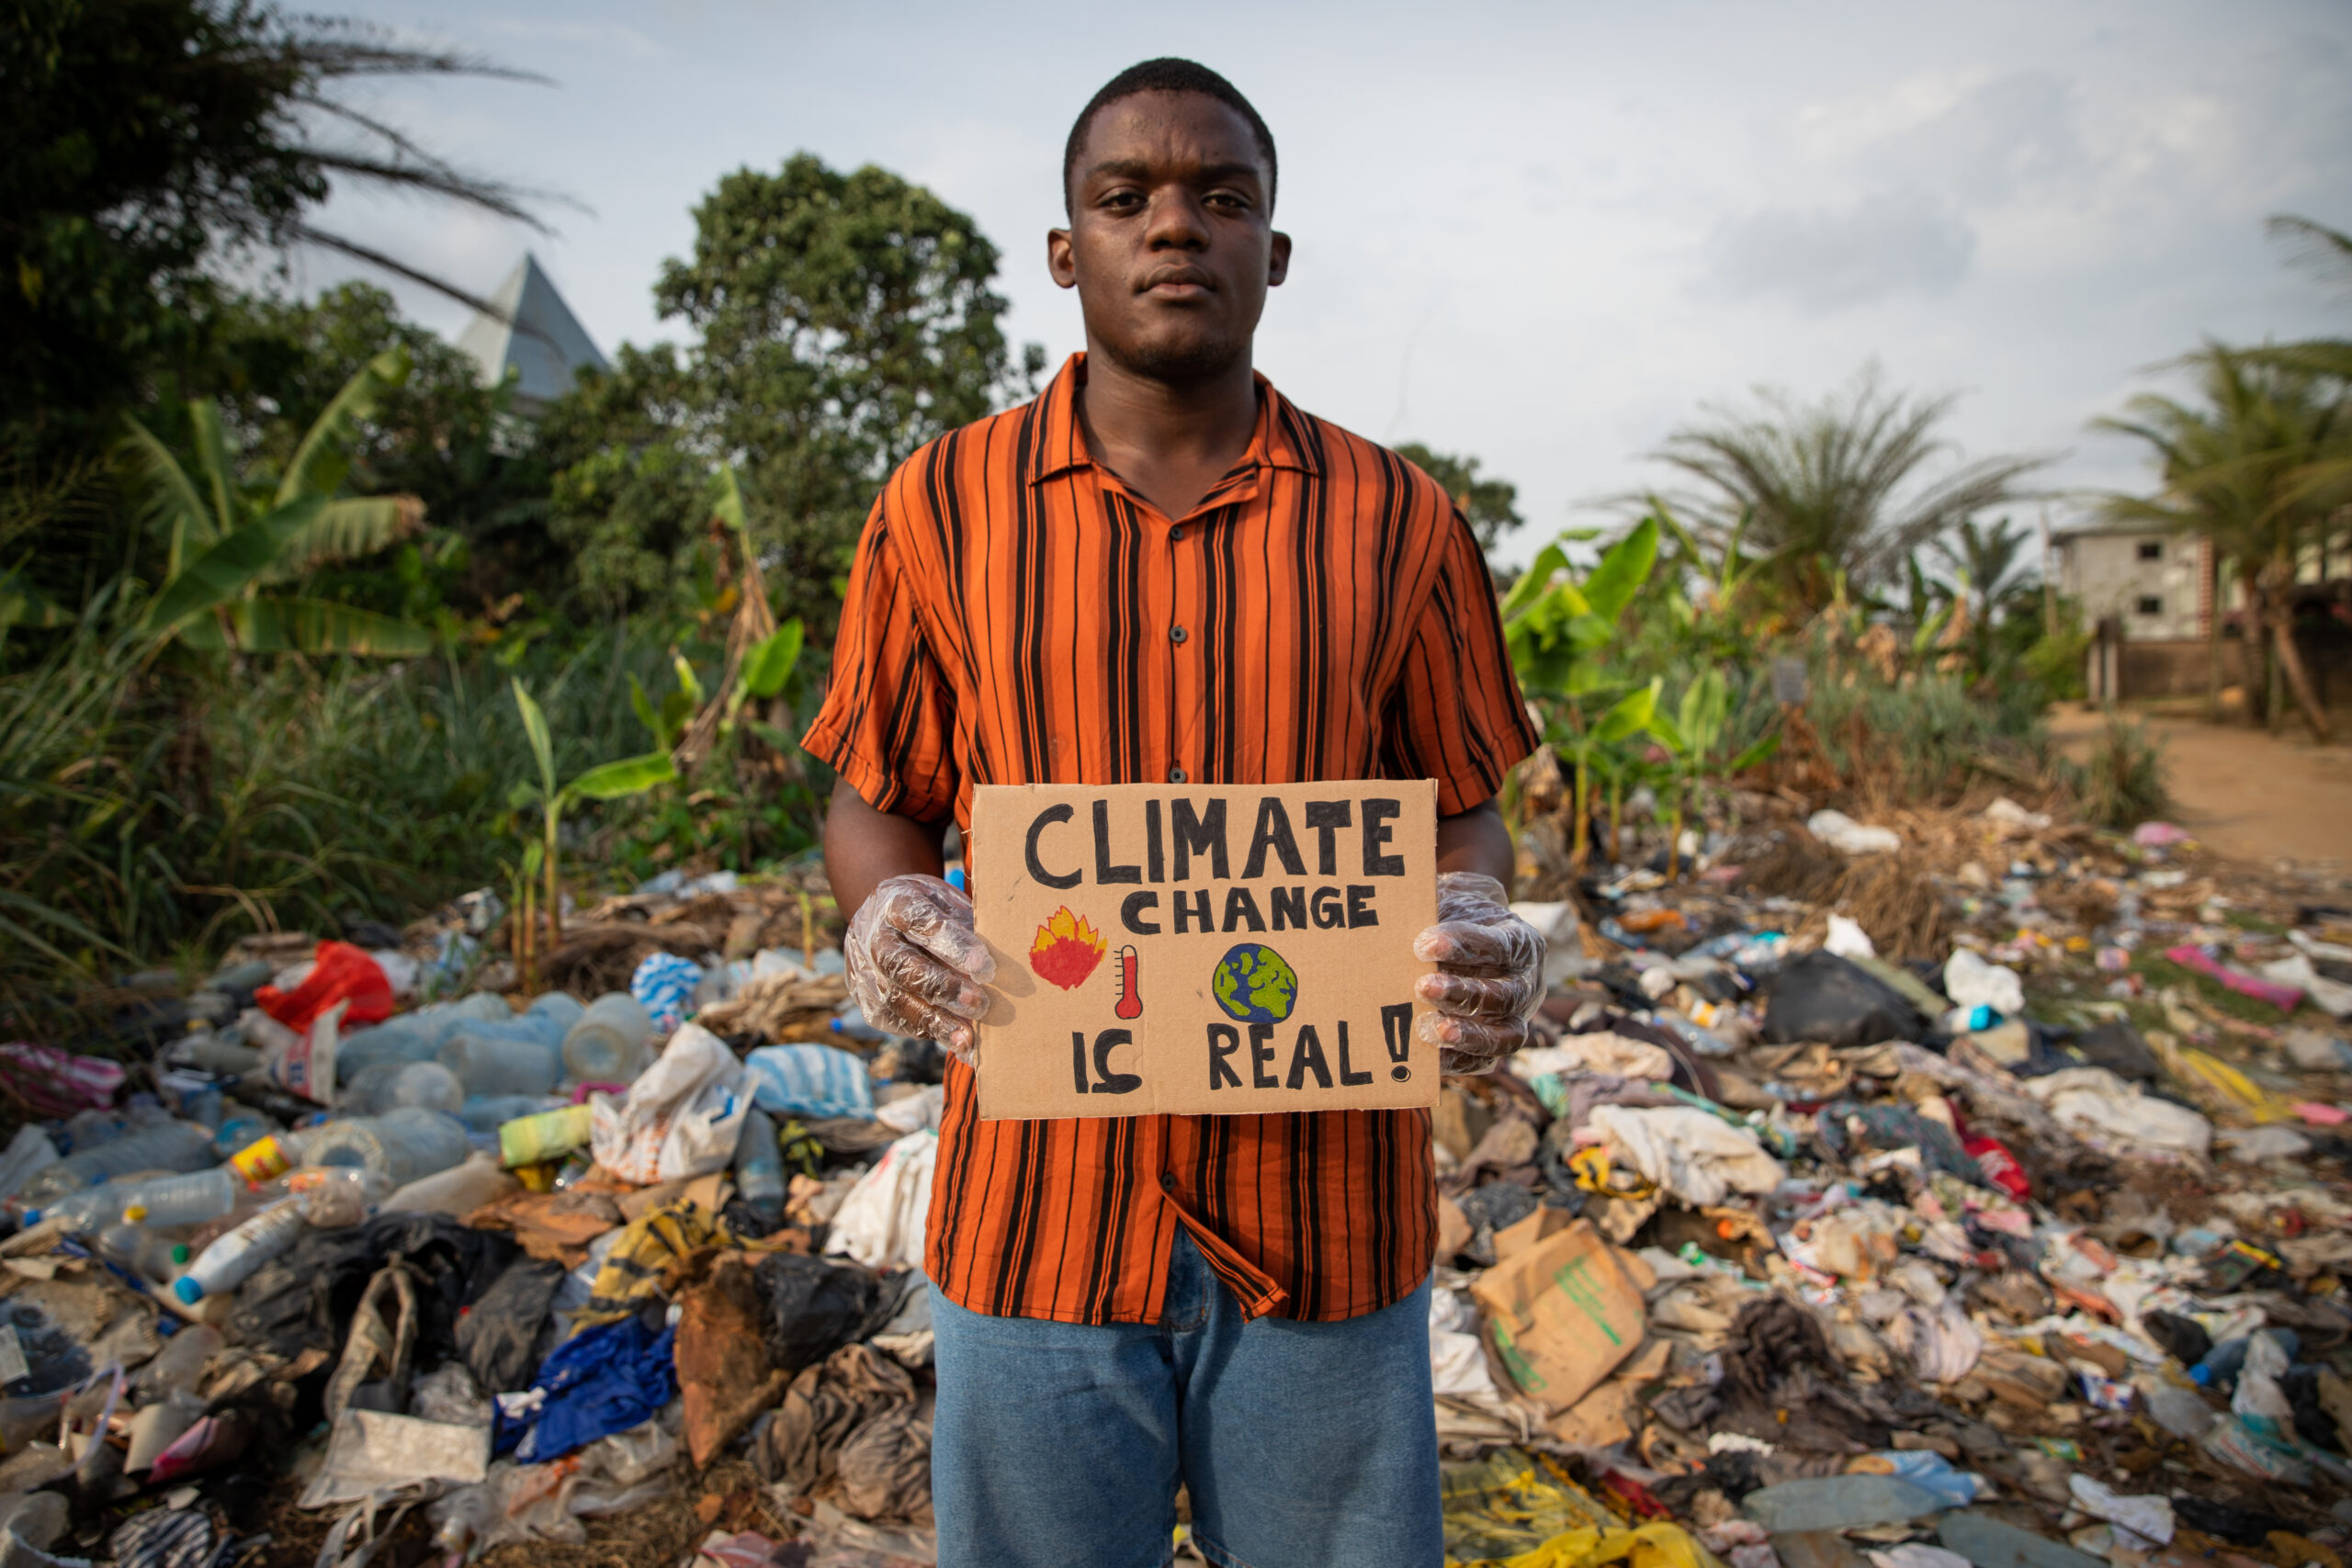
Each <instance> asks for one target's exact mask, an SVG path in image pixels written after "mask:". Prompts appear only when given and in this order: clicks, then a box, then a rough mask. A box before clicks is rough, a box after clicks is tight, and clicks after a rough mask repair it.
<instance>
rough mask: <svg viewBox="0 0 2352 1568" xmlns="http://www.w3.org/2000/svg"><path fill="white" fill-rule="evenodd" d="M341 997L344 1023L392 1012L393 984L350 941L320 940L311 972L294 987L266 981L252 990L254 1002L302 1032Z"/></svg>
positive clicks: (375, 1019) (384, 1016) (372, 1019)
mask: <svg viewBox="0 0 2352 1568" xmlns="http://www.w3.org/2000/svg"><path fill="white" fill-rule="evenodd" d="M337 1002H347V1003H348V1004H349V1006H347V1007H345V1010H344V1013H343V1021H344V1022H345V1023H349V1024H359V1023H380V1022H381V1021H384V1020H385V1019H388V1018H390V1017H391V1016H392V983H391V981H390V980H389V979H387V978H386V977H385V975H384V970H383V965H381V964H378V963H377V962H376V961H375V960H374V959H372V958H370V957H368V954H367V953H366V952H364V951H363V950H361V949H359V948H356V947H354V946H352V945H351V944H350V943H349V942H321V943H319V947H318V953H317V955H316V957H315V958H314V959H313V961H312V963H311V972H310V974H309V975H307V976H304V977H303V979H302V983H301V984H300V985H299V986H297V987H294V988H293V989H292V990H290V991H281V990H279V989H278V988H277V987H275V986H264V987H261V988H260V989H258V990H256V991H255V992H254V1005H255V1006H257V1007H259V1008H260V1009H261V1010H262V1011H264V1012H266V1013H267V1014H268V1015H269V1016H270V1017H272V1018H274V1019H276V1020H277V1021H278V1022H280V1023H282V1024H284V1025H285V1026H286V1027H287V1028H288V1029H290V1030H293V1031H294V1032H296V1033H298V1034H299V1033H302V1032H307V1031H308V1030H309V1029H310V1027H311V1022H312V1021H314V1020H316V1019H317V1018H318V1017H319V1016H320V1015H321V1014H322V1013H323V1012H325V1011H326V1010H328V1009H329V1008H331V1007H333V1006H334V1005H335V1004H336V1003H337Z"/></svg>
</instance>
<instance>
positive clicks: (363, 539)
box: [125, 353, 433, 655]
mask: <svg viewBox="0 0 2352 1568" xmlns="http://www.w3.org/2000/svg"><path fill="white" fill-rule="evenodd" d="M407 374H408V363H407V361H406V360H405V359H404V358H402V357H401V355H399V354H397V353H385V354H382V355H378V356H377V357H376V358H375V359H374V360H373V361H371V362H370V363H369V364H368V366H366V367H364V368H363V369H361V371H360V372H359V374H357V375H356V376H354V377H353V378H351V380H350V381H349V382H348V383H346V384H345V387H344V389H343V390H342V391H341V392H340V393H339V394H338V395H337V396H336V398H335V400H334V402H332V403H330V404H329V405H328V406H327V408H326V410H325V412H322V413H321V414H320V416H319V417H318V419H317V420H316V421H315V422H314V423H312V424H311V428H310V429H309V430H308V431H307V432H305V433H304V434H303V437H302V440H301V442H300V445H299V446H296V447H295V449H294V451H293V453H292V455H291V456H290V457H288V459H287V461H286V464H285V468H284V472H283V473H282V475H280V476H279V477H278V478H277V479H276V480H275V482H272V481H271V480H270V479H268V478H266V477H263V478H260V479H258V480H257V481H247V480H243V479H240V478H239V477H238V476H237V475H236V474H234V473H232V471H231V460H230V456H229V448H228V443H227V442H226V441H225V440H224V439H223V435H222V431H221V427H220V413H219V411H217V410H216V409H214V408H213V407H212V406H211V405H210V404H209V403H204V402H198V403H195V404H192V405H191V406H190V408H189V411H188V414H189V423H190V424H191V426H192V427H193V428H194V430H195V432H196V434H197V473H196V475H195V476H193V477H191V476H190V475H189V473H188V472H187V469H186V468H183V467H182V466H181V464H180V462H179V459H178V458H177V457H174V456H173V455H172V451H171V448H169V447H168V446H164V444H163V443H162V442H161V441H159V440H157V439H156V438H155V437H154V435H153V434H152V433H150V432H149V431H148V429H147V428H146V427H145V426H144V425H142V424H141V423H138V422H137V421H136V420H132V421H129V422H127V423H129V424H130V435H129V437H128V439H127V440H126V442H125V457H126V461H127V464H128V466H129V467H130V468H131V470H132V472H133V475H134V482H135V485H136V488H137V489H138V491H140V492H141V500H142V503H143V505H144V507H145V512H146V518H147V521H148V522H149V524H150V525H151V526H152V527H153V530H154V532H155V534H156V535H157V536H158V543H159V544H160V545H161V546H162V549H163V556H164V568H163V571H162V574H161V580H162V586H161V589H160V590H159V591H158V592H157V593H156V595H155V597H154V599H153V601H152V602H150V604H148V606H147V613H146V615H145V618H144V620H143V622H142V623H141V629H142V630H143V631H144V632H145V633H146V634H147V635H148V636H151V637H154V638H156V639H158V640H159V641H169V640H172V639H174V638H177V639H178V640H180V641H181V642H183V643H186V644H187V645H188V646H190V647H194V648H211V649H218V648H234V649H239V650H241V651H243V652H247V653H270V652H282V651H284V650H286V649H299V650H300V651H301V652H304V653H352V654H385V655H404V654H417V653H424V652H429V651H430V650H431V649H432V646H433V643H432V638H431V637H429V636H428V635H427V634H426V633H425V632H424V629H423V628H422V627H419V626H411V625H409V624H408V623H406V622H404V621H399V620H394V619H392V618H391V617H390V616H386V615H376V614H374V613H372V612H369V611H367V610H360V609H355V608H353V607H352V606H350V605H347V604H334V603H333V602H331V601H327V600H322V599H317V598H311V597H308V596H303V595H294V594H287V593H275V592H273V593H265V592H262V590H263V589H264V588H265V587H266V586H271V585H280V584H284V583H287V582H290V581H294V580H296V579H299V578H300V577H303V576H305V575H307V574H308V573H310V572H311V571H313V570H316V569H318V568H319V567H320V566H322V565H324V564H326V563H327V562H329V561H336V560H348V559H352V558H356V557H362V556H368V555H373V554H375V553H376V552H377V551H379V550H381V549H383V548H384V547H387V546H389V545H390V544H391V543H392V542H393V541H395V540H396V539H398V538H400V537H401V536H402V535H404V534H407V533H409V532H412V531H413V529H414V528H415V526H416V525H417V523H418V522H419V521H420V519H421V517H422V515H423V512H424V508H423V506H422V505H421V504H420V503H419V502H417V500H416V498H415V497H414V496H375V497H368V498H365V499H345V500H337V499H335V492H336V491H338V490H340V489H341V488H342V485H343V481H344V477H345V474H346V473H347V472H348V471H349V468H350V462H349V459H348V458H347V457H345V456H344V455H343V453H342V451H341V449H340V448H341V446H342V443H343V440H344V438H345V435H346V434H348V432H349V431H350V429H351V427H352V426H353V425H354V424H355V423H357V421H358V420H359V419H360V418H361V417H362V416H363V415H364V414H365V413H366V412H367V411H368V409H369V408H370V407H371V406H372V405H373V404H374V403H375V402H376V401H377V400H379V398H381V397H382V396H383V394H384V393H385V391H386V390H387V389H390V388H393V387H397V386H398V385H399V384H400V383H401V381H402V380H403V379H405V378H406V377H407ZM199 479H200V480H201V483H199V482H198V480H199Z"/></svg>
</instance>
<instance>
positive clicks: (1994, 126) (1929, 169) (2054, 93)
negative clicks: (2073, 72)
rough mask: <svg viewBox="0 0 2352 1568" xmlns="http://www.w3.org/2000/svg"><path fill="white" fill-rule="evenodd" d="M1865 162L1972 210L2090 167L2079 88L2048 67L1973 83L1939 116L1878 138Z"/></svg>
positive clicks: (1904, 181) (1875, 168) (1910, 184)
mask: <svg viewBox="0 0 2352 1568" xmlns="http://www.w3.org/2000/svg"><path fill="white" fill-rule="evenodd" d="M1864 161H1865V163H1866V164H1867V165H1868V166H1870V167H1871V169H1872V170H1873V171H1874V172H1877V173H1878V174H1880V175H1882V176H1883V177H1886V178H1889V179H1893V180H1897V181H1899V182H1900V183H1901V184H1902V185H1903V186H1905V187H1907V188H1913V189H1918V188H1925V189H1928V190H1930V191H1934V192H1936V193H1937V194H1939V195H1940V196H1945V197H1951V198H1952V199H1955V200H1958V201H1961V202H1962V203H1964V204H1966V205H1968V206H1971V207H1975V206H1979V205H1988V204H1995V203H1999V202H2005V201H2008V200H2011V199H2013V198H2015V197H2018V195H2020V194H2022V193H2023V192H2025V191H2027V190H2029V189H2032V188H2034V187H2037V186H2042V185H2044V184H2046V183H2047V182H2050V181H2052V180H2057V179H2062V178H2064V176H2066V175H2073V174H2077V173H2085V172H2087V170H2086V164H2087V162H2088V160H2087V158H2086V152H2085V149H2084V147H2083V143H2082V141H2081V138H2080V136H2079V135H2078V134H2077V132H2076V130H2075V94H2074V88H2073V86H2072V85H2071V84H2070V83H2068V82H2067V81H2066V80H2065V79H2064V78H2063V77H2061V76H2059V75H2057V74H2055V73H2051V72H2047V71H2029V72H2020V73H2016V74H2013V75H2007V76H2001V77H1996V78H1995V79H1994V80H1992V81H1988V82H1985V83H1983V84H1982V85H1977V86H1975V87H1973V88H1971V89H1969V90H1967V91H1966V92H1963V93H1962V95H1961V96H1959V98H1958V99H1957V100H1956V101H1955V102H1954V103H1952V104H1951V107H1948V108H1946V109H1944V110H1943V111H1942V112H1941V113H1939V114H1937V115H1935V116H1933V117H1932V118H1928V119H1927V120H1925V121H1923V122H1921V123H1919V124H1917V125H1915V126H1912V127H1910V128H1908V129H1906V130H1900V131H1897V132H1895V133H1894V134H1893V135H1890V136H1887V137H1885V138H1884V139H1883V140H1881V141H1878V142H1877V143H1876V144H1875V145H1873V146H1872V147H1871V148H1870V149H1869V151H1868V152H1867V153H1866V154H1865V160H1864Z"/></svg>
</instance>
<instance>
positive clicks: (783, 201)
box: [551, 153, 1044, 624]
mask: <svg viewBox="0 0 2352 1568" xmlns="http://www.w3.org/2000/svg"><path fill="white" fill-rule="evenodd" d="M996 267H997V251H996V247H995V246H994V245H992V244H990V243H989V242H988V240H987V239H986V238H985V237H984V236H983V235H982V234H981V233H980V231H979V229H978V226H977V225H976V224H974V222H973V221H972V220H971V219H970V218H969V217H967V215H965V214H964V213H961V212H958V211H957V210H956V209H954V208H952V207H949V206H948V205H947V204H946V203H945V202H944V201H941V200H940V199H939V198H938V197H936V196H933V194H932V193H931V192H930V191H928V190H926V189H924V188H923V187H922V186H917V185H912V184H910V183H909V182H907V181H906V180H903V179H901V178H899V176H898V175H893V174H890V173H888V172H887V171H885V170H882V169H877V168H874V167H872V166H870V165H869V166H868V167H865V168H862V169H859V170H857V171H855V172H854V173H851V174H842V173H839V172H837V171H835V170H832V169H830V168H828V167H826V166H825V164H822V163H821V162H820V161H819V160H818V159H816V158H815V157H813V156H811V155H809V154H808V153H800V154H797V155H796V156H794V157H793V158H791V159H789V160H788V161H787V162H786V164H785V165H784V167H783V168H782V169H781V170H779V171H778V172H776V173H775V174H772V175H771V174H763V173H759V172H757V171H754V170H752V169H741V170H738V171H737V172H736V173H734V174H732V175H728V176H727V177H726V178H725V179H723V180H721V181H720V182H719V184H718V189H716V190H714V191H713V192H712V193H711V194H710V195H709V196H708V197H707V198H705V199H704V201H703V202H702V204H701V205H700V206H699V207H697V208H696V209H695V246H694V252H693V254H692V255H690V256H689V257H687V258H686V259H684V260H683V261H677V260H673V261H670V262H667V263H665V264H663V266H662V276H661V279H660V281H659V282H658V283H657V285H656V286H655V288H654V299H655V302H656V303H657V304H658V305H659V306H660V308H661V310H662V315H663V316H664V317H667V318H673V319H677V320H682V321H685V322H686V323H687V324H688V325H689V326H691V327H693V328H694V329H695V333H697V335H698V341H697V342H696V344H695V346H694V347H693V348H692V349H691V350H689V351H688V352H687V353H686V354H684V355H674V354H672V353H670V352H668V351H666V350H659V349H657V350H654V351H651V352H638V351H630V350H625V351H624V352H623V354H622V355H621V356H620V359H619V362H618V363H617V364H616V367H615V369H614V371H613V373H612V374H611V375H610V376H607V377H603V378H594V377H592V378H586V380H587V382H588V384H586V385H583V386H582V388H581V389H578V390H577V391H575V392H574V393H573V394H571V400H572V402H573V405H574V406H573V407H572V408H571V410H569V411H565V412H561V413H559V414H557V415H556V416H554V417H553V419H552V420H551V434H553V435H555V436H556V437H557V438H558V439H560V441H561V442H563V443H565V444H567V445H568V446H569V448H570V450H568V451H567V452H566V453H565V454H564V468H563V469H562V471H561V473H560V478H559V481H558V490H557V497H556V515H555V526H556V529H557V531H558V533H559V534H560V536H562V537H564V538H566V539H568V540H571V541H574V542H576V543H578V544H580V545H582V546H583V547H586V552H587V553H586V554H584V556H583V559H582V586H583V587H584V588H586V589H588V590H589V592H591V593H592V594H594V595H595V596H597V597H600V598H605V599H607V600H611V599H613V598H615V597H616V596H619V597H626V596H630V595H639V594H642V593H644V592H648V591H649V590H650V588H651V587H652V586H654V585H655V584H656V583H657V581H658V580H659V578H660V576H661V575H662V572H663V571H665V570H667V569H668V557H669V556H670V555H671V554H672V553H673V552H674V550H675V549H676V547H677V545H678V541H679V540H680V538H682V537H685V536H694V535H695V534H697V533H698V531H699V530H700V528H701V527H702V525H705V524H706V523H707V520H708V517H709V513H708V510H707V505H705V504H704V503H703V496H704V491H703V488H702V487H703V486H704V485H705V484H706V483H707V480H708V479H709V477H710V476H711V475H713V474H715V472H716V471H717V468H718V464H719V463H720V462H722V461H725V462H729V463H731V464H732V465H733V466H734V468H735V469H736V471H737V473H738V475H739V476H740V479H741V492H742V497H743V501H744V506H745V512H746V514H747V517H748V520H749V528H750V536H751V538H752V542H753V543H754V545H755V546H756V547H758V549H759V550H760V553H761V557H762V562H763V566H764V567H765V569H766V570H767V572H768V574H769V576H770V578H771V580H772V581H775V583H776V585H777V592H778V594H779V596H780V598H781V600H782V603H781V604H779V605H778V606H777V609H778V611H779V613H780V614H786V615H803V616H805V617H806V618H808V619H809V621H810V622H811V624H829V623H830V621H831V615H832V611H833V605H834V602H835V600H836V599H837V596H838V595H837V592H836V589H835V582H836V581H837V579H839V578H840V577H841V576H842V575H843V574H844V573H846V572H847V570H848V569H849V562H850V557H851V554H852V552H853V550H854V547H855V546H856V542H857V536H858V532H859V530H860V528H861V527H862V526H863V525H864V524H865V514H866V511H867V509H868V508H869V507H870V506H871V505H872V503H873V500H874V492H875V491H876V489H877V488H878V487H879V486H880V484H881V482H882V480H883V479H885V478H886V477H888V473H889V471H890V469H891V468H893V467H894V466H896V465H897V464H898V463H899V461H900V460H902V459H903V458H905V457H908V456H909V455H910V454H911V453H912V452H913V451H914V450H915V449H916V448H917V447H919V446H922V445H923V444H924V443H925V442H928V441H931V440H933V439H934V438H935V437H937V436H939V435H941V434H944V433H945V432H947V431H949V430H952V429H954V428H955V427H956V426H957V425H960V424H965V423H970V422H971V421H973V420H976V419H978V418H980V417H981V416H982V415H984V414H986V413H988V412H989V410H990V409H992V408H994V407H996V406H998V405H999V403H1000V402H1001V401H1003V400H1010V399H1011V398H1013V397H1016V396H1021V395H1025V393H1026V392H1027V390H1028V389H1029V388H1030V387H1031V386H1032V385H1033V384H1034V380H1035V376H1036V374H1037V372H1038V371H1039V370H1040V369H1041V368H1042V367H1043V365H1044V352H1043V350H1041V349H1038V348H1035V346H1034V345H1033V346H1032V347H1031V348H1030V349H1028V350H1027V351H1026V352H1025V353H1024V355H1023V358H1022V361H1021V364H1020V366H1019V367H1018V368H1016V367H1015V366H1014V364H1013V361H1012V356H1011V355H1010V354H1009V352H1008V350H1007V347H1006V344H1005V341H1004V334H1003V333H1002V332H1001V330H1000V329H999V327H998V324H997V323H998V321H999V319H1000V318H1001V316H1002V315H1003V313H1004V310H1005V301H1004V299H1002V298H1001V296H999V295H998V294H996V293H995V292H994V291H993V290H992V289H991V288H989V283H990V280H991V279H993V278H994V276H996Z"/></svg>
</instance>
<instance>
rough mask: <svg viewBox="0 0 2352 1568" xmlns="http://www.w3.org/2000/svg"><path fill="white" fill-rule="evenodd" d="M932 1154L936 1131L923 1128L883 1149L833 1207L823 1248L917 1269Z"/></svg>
mask: <svg viewBox="0 0 2352 1568" xmlns="http://www.w3.org/2000/svg"><path fill="white" fill-rule="evenodd" d="M938 1156H939V1134H936V1133H933V1132H928V1131H925V1132H921V1133H910V1134H907V1135H906V1136H905V1137H903V1138H900V1139H899V1141H898V1142H897V1143H895V1144H892V1145H890V1146H889V1147H888V1148H887V1149H885V1150H883V1151H882V1157H881V1158H880V1159H878V1160H876V1161H875V1162H874V1168H873V1169H871V1170H869V1171H867V1172H866V1173H865V1175H864V1176H862V1177H860V1178H859V1179H858V1182H857V1185H856V1186H854V1187H853V1188H851V1189H850V1192H849V1196H848V1197H847V1198H845V1199H843V1200H842V1206H841V1207H840V1208H839V1209H837V1210H835V1211H834V1213H833V1221H832V1234H831V1235H830V1236H828V1237H827V1238H826V1241H825V1250H826V1251H827V1252H828V1253H845V1254H847V1255H848V1256H849V1257H851V1258H854V1259H855V1260H856V1261H858V1262H860V1263H863V1264H865V1266H866V1267H867V1268H868V1269H920V1268H922V1232H923V1221H924V1219H925V1217H926V1216H928V1215H929V1213H930V1212H931V1172H932V1167H933V1163H934V1162H935V1161H936V1159H937V1158H938Z"/></svg>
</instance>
